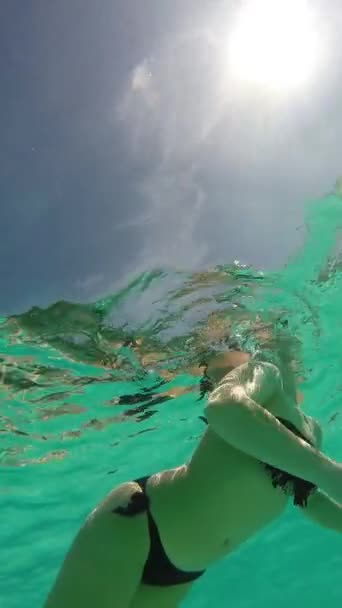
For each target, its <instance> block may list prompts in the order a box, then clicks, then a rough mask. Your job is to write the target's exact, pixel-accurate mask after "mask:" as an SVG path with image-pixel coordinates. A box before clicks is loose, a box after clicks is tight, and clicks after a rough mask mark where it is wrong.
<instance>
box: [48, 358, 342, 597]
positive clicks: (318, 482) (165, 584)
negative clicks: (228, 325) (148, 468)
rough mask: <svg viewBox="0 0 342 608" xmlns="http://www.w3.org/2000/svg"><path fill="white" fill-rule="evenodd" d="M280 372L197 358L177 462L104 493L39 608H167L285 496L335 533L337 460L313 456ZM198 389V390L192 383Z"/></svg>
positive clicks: (261, 364)
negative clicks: (199, 367)
mask: <svg viewBox="0 0 342 608" xmlns="http://www.w3.org/2000/svg"><path fill="white" fill-rule="evenodd" d="M285 376H286V374H285V375H284V374H283V370H282V371H280V369H279V368H278V367H277V366H275V365H274V364H272V363H270V362H265V361H262V360H258V359H257V358H251V357H250V356H249V355H248V354H247V353H245V352H235V353H226V354H223V355H221V356H219V357H216V358H213V359H212V360H211V361H209V362H208V363H206V366H205V374H204V379H205V380H206V381H207V388H209V389H210V393H209V396H208V400H207V404H206V407H205V416H206V421H207V426H206V429H205V430H204V433H203V435H202V437H201V439H200V441H199V443H198V445H197V446H196V448H195V450H194V452H193V454H192V456H191V458H190V460H189V462H188V463H186V464H183V465H182V466H179V467H177V468H175V469H171V470H166V471H161V472H159V473H156V474H152V475H150V476H147V477H143V478H141V479H138V480H135V481H130V482H127V483H123V484H122V485H120V486H118V487H116V488H114V489H113V490H112V491H111V492H110V493H109V494H108V495H107V496H106V497H105V499H104V500H103V501H102V502H101V503H100V504H99V505H98V506H97V507H96V508H95V509H94V510H93V511H92V512H91V513H90V515H89V516H88V518H87V520H86V521H85V523H84V525H83V526H82V528H81V529H80V531H79V532H78V534H77V536H76V538H75V540H74V542H73V544H72V546H71V548H70V550H69V552H68V553H67V555H66V558H65V560H64V563H63V565H62V567H61V570H60V572H59V574H58V576H57V579H56V581H55V583H54V585H53V587H52V589H51V591H50V594H49V596H48V598H47V600H46V603H45V608H175V607H176V606H178V605H179V603H180V602H181V600H183V599H184V597H185V596H186V594H187V592H188V591H189V589H190V587H191V585H192V584H193V582H194V581H195V580H196V579H197V578H198V577H200V576H202V575H203V574H204V572H205V571H206V569H207V568H209V567H210V566H211V565H212V564H213V563H215V562H216V561H217V560H219V559H220V558H222V557H223V556H225V555H227V554H230V553H233V552H234V551H235V549H236V548H237V547H239V546H240V545H241V544H242V543H243V542H244V541H246V540H247V539H249V538H250V537H251V536H253V535H254V534H256V533H257V532H258V531H259V530H260V529H262V528H263V527H265V526H266V525H267V524H269V523H270V522H272V521H273V520H274V519H275V518H277V517H279V516H280V515H281V514H282V513H283V511H284V509H285V506H286V504H287V502H288V501H289V500H291V502H292V503H293V505H294V506H295V508H297V509H299V510H300V512H301V513H302V514H303V515H304V516H306V517H308V518H310V519H311V520H313V521H314V522H316V523H318V524H319V525H321V526H323V527H326V528H330V529H332V530H336V531H337V532H342V506H341V503H342V465H341V464H340V463H337V462H335V461H333V460H331V459H329V458H328V457H327V456H325V455H324V454H323V453H322V452H321V451H320V446H321V439H322V433H321V429H320V427H319V425H318V423H317V422H315V421H314V420H313V419H312V418H310V417H308V416H305V415H304V414H303V413H302V412H301V410H300V409H299V407H298V405H297V403H296V398H295V396H294V393H293V390H291V388H289V386H290V384H289V383H288V382H287V381H286V378H285ZM204 388H205V387H204Z"/></svg>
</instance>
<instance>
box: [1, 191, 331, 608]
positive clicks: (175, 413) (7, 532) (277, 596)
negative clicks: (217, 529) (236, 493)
mask: <svg viewBox="0 0 342 608" xmlns="http://www.w3.org/2000/svg"><path fill="white" fill-rule="evenodd" d="M306 224H307V230H306V237H305V241H304V245H303V247H302V248H301V249H300V251H298V252H297V253H296V254H295V256H294V257H293V259H291V260H290V261H289V263H288V264H287V265H286V266H285V267H284V268H282V269H280V270H279V271H277V272H267V273H266V272H265V273H263V272H261V271H256V270H255V269H252V268H245V267H241V266H239V265H238V264H233V265H227V266H222V267H220V268H217V269H216V271H215V272H203V273H198V274H196V275H189V274H186V273H183V272H173V273H172V272H164V271H162V270H159V271H155V272H151V273H145V274H143V275H141V276H139V277H137V278H136V280H135V281H133V282H132V283H131V284H129V285H127V286H126V288H125V289H123V290H121V291H120V292H118V293H116V294H114V295H111V296H109V297H108V298H104V299H103V300H101V301H98V302H95V303H92V304H89V305H77V304H71V303H67V302H59V303H56V304H55V305H53V306H51V307H49V308H48V309H46V310H42V309H39V308H36V309H32V310H31V311H28V312H27V313H25V314H22V315H18V316H13V317H9V318H7V319H5V318H3V319H1V323H0V353H1V355H0V380H1V383H0V396H1V414H0V435H1V444H0V475H1V483H0V500H1V518H0V539H1V545H0V564H1V567H0V606H5V607H6V608H19V607H20V608H21V607H22V606H23V605H24V606H27V607H36V606H37V607H39V606H40V605H41V604H42V602H43V599H44V597H45V596H46V593H47V591H48V588H49V586H50V585H51V583H52V581H53V578H54V576H55V574H56V571H57V569H58V567H59V565H60V563H61V560H62V558H63V556H64V554H65V552H66V550H67V548H68V545H69V543H70V542H71V540H72V538H73V536H74V534H75V533H76V531H77V530H78V528H79V526H80V524H81V522H82V520H83V519H84V517H85V516H86V515H87V513H88V512H89V510H90V509H91V508H93V506H94V505H95V503H96V502H97V501H98V500H99V499H100V498H101V497H103V495H104V494H105V493H106V492H107V491H108V490H109V489H110V488H112V487H113V486H114V485H116V484H117V483H120V482H121V481H123V480H126V479H131V478H134V477H138V476H141V475H143V474H146V473H148V472H153V471H156V470H159V469H161V468H166V467H172V466H175V465H178V464H180V463H182V462H183V461H185V460H186V459H187V458H188V457H189V455H190V453H191V450H192V449H193V447H194V445H195V442H196V440H197V438H198V437H199V436H200V434H201V432H202V430H203V424H202V422H201V421H200V419H199V418H198V416H199V415H200V414H201V412H202V409H203V401H198V389H197V388H194V389H193V390H190V391H189V392H188V393H186V394H183V395H181V396H178V397H176V398H174V399H170V400H168V401H164V402H162V403H158V402H157V401H156V400H155V397H156V395H158V394H159V393H162V392H164V391H170V390H171V389H175V388H176V387H180V386H182V387H187V386H192V385H193V384H194V382H195V381H196V379H195V378H194V377H193V376H192V375H191V370H190V367H191V365H193V364H194V363H195V362H196V361H198V353H200V352H204V351H205V349H206V348H210V349H215V350H217V351H220V350H224V343H223V340H222V327H227V326H228V324H231V323H232V324H233V329H234V328H235V329H234V331H235V332H236V331H240V330H241V328H242V329H243V327H244V320H245V319H251V318H252V319H254V320H255V319H256V318H257V316H258V318H260V320H261V322H264V323H273V324H274V323H283V325H284V324H286V327H287V331H288V332H289V333H290V334H291V335H294V336H296V338H297V340H298V344H300V349H301V359H302V365H301V368H300V369H299V370H298V375H299V376H300V377H301V378H302V382H301V387H300V389H301V391H302V392H303V394H304V398H305V400H304V403H305V411H306V412H307V413H309V414H311V415H314V416H315V417H317V418H318V419H319V420H320V422H321V424H322V426H323V429H324V435H325V441H324V449H325V451H326V452H327V453H328V454H329V455H330V456H331V457H333V458H335V459H337V460H338V459H339V460H341V459H342V441H341V437H342V415H341V404H340V399H341V388H342V380H341V365H342V352H341V344H342V322H341V304H342V279H341V272H340V269H341V252H340V240H339V239H340V228H341V224H342V201H341V199H340V198H338V197H337V196H335V195H330V196H327V197H326V198H324V199H322V200H319V201H316V202H313V203H310V204H309V205H308V206H307V216H306ZM208 324H209V329H208ZM132 335H134V337H135V338H137V340H139V343H140V344H139V345H136V346H133V347H132V346H122V343H123V341H124V340H125V339H126V338H127V337H128V336H132ZM247 339H248V336H247ZM162 378H163V379H164V384H163V385H161V384H160V382H161V379H162ZM144 389H146V399H145V400H144V401H142V400H141V398H140V400H139V401H138V402H137V403H131V404H128V403H127V399H126V404H124V403H121V404H120V403H118V397H119V396H120V395H121V396H122V395H132V394H134V393H142V392H143V391H144ZM124 401H125V399H124ZM199 542H200V540H199ZM341 566H342V542H341V537H340V535H338V534H337V533H333V532H329V531H326V530H323V529H319V528H318V527H315V526H314V525H313V524H311V523H309V522H307V521H304V520H303V519H302V518H301V517H300V513H299V512H296V511H295V510H294V509H293V508H291V507H289V509H288V511H287V513H286V515H285V516H284V517H283V518H282V519H281V520H279V521H277V522H275V523H274V524H273V525H271V526H270V527H269V528H267V529H266V530H265V531H263V532H262V533H261V534H259V535H258V536H256V537H255V538H253V539H252V540H251V541H249V542H248V543H247V544H246V545H245V546H243V547H242V548H241V549H240V550H239V552H237V553H236V554H235V555H233V556H231V557H229V559H227V560H224V561H222V562H221V563H219V564H217V566H215V567H214V568H212V569H210V571H208V573H207V574H206V575H205V576H204V577H203V578H202V579H201V580H199V581H198V582H197V583H196V584H195V585H194V587H193V590H192V591H191V593H190V595H189V597H188V598H187V600H186V601H185V603H184V606H186V607H188V608H191V607H195V606H196V607H201V608H205V607H209V606H216V607H225V606H228V605H232V606H234V608H242V607H246V608H247V607H252V606H253V607H257V606H263V607H269V606H273V605H274V604H276V605H277V607H278V608H282V607H285V606H286V607H288V606H289V605H291V606H292V608H297V607H298V608H299V606H300V607H302V606H303V605H304V606H306V605H308V606H311V608H316V607H317V608H318V607H321V606H322V604H323V602H327V603H328V605H329V607H330V608H337V606H341V605H342V604H341V602H342V589H341Z"/></svg>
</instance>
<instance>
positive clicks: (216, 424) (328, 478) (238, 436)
mask: <svg viewBox="0 0 342 608" xmlns="http://www.w3.org/2000/svg"><path fill="white" fill-rule="evenodd" d="M247 365H250V364H247ZM251 365H252V366H254V367H253V368H251V369H250V370H248V369H246V373H244V374H240V375H238V374H236V375H234V376H235V378H236V380H238V379H239V378H240V384H239V383H238V382H236V383H235V384H234V382H228V383H225V382H224V383H223V384H222V385H219V386H218V387H217V388H216V389H215V390H214V391H213V393H212V394H211V395H210V397H209V400H208V405H207V407H206V416H207V419H208V423H209V425H210V426H211V427H212V429H213V430H214V431H215V432H216V433H217V434H218V435H219V436H220V437H221V438H222V439H224V440H225V441H226V442H227V443H229V444H230V445H232V446H233V447H235V448H237V449H239V450H241V451H243V452H245V453H247V454H249V455H250V456H253V457H254V458H256V459H258V460H260V461H263V462H265V463H268V464H270V465H272V466H274V467H276V468H278V469H282V470H283V471H287V472H288V473H290V474H292V475H295V476H297V477H301V478H302V479H306V480H307V481H310V482H311V483H313V484H315V485H317V486H319V487H320V488H322V489H323V490H324V491H325V492H327V493H328V494H329V495H330V496H331V497H332V498H333V499H335V500H337V502H342V465H340V464H338V463H337V462H334V461H333V460H331V459H329V458H328V457H326V456H325V455H324V454H322V453H321V452H320V451H318V450H317V449H314V448H312V447H311V446H310V445H309V444H308V443H307V442H306V441H304V440H303V439H300V438H299V437H297V436H296V435H294V434H293V433H292V432H291V431H289V430H288V429H287V428H286V427H285V426H284V425H283V424H281V423H280V422H279V421H278V420H277V418H276V417H275V416H273V415H272V414H271V413H270V412H269V411H268V410H267V409H265V407H263V406H264V405H267V403H268V402H272V400H275V399H277V396H278V395H279V399H280V398H281V391H282V384H281V379H279V376H280V374H279V370H278V369H277V368H276V367H275V366H273V365H271V364H265V363H262V364H255V363H252V364H251ZM234 376H233V377H234Z"/></svg>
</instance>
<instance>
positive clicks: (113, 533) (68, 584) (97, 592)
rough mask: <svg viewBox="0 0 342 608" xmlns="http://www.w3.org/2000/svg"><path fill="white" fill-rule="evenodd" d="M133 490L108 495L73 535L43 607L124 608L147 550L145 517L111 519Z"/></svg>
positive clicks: (137, 581) (127, 487)
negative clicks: (71, 542) (115, 510)
mask: <svg viewBox="0 0 342 608" xmlns="http://www.w3.org/2000/svg"><path fill="white" fill-rule="evenodd" d="M137 491H139V486H138V485H137V484H136V483H134V482H132V483H126V484H123V485H121V486H119V487H118V488H116V489H115V490H113V491H112V492H111V493H110V494H109V495H108V496H107V497H106V498H105V499H104V501H103V502H102V503H100V504H99V506H98V507H96V509H94V511H93V512H92V513H91V514H90V515H89V517H88V518H87V520H86V522H85V524H84V525H83V526H82V528H81V529H80V531H79V533H78V534H77V536H76V538H75V540H74V542H73V544H72V546H71V548H70V550H69V552H68V553H67V555H66V558H65V560H64V563H63V565H62V568H61V570H60V572H59V574H58V576H57V579H56V581H55V583H54V585H53V587H52V590H51V592H50V594H49V596H48V598H47V601H46V604H45V608H100V607H101V608H115V607H117V608H129V607H130V606H131V602H132V598H133V597H134V595H135V593H136V590H137V588H138V587H139V585H140V581H141V576H142V572H143V568H144V564H145V561H146V558H147V554H148V551H149V543H150V541H149V535H148V525H147V518H146V513H144V512H143V513H139V514H137V515H135V516H134V517H124V516H122V515H118V514H114V513H113V509H115V508H117V507H125V506H126V505H127V504H128V503H129V502H130V498H131V496H132V494H133V493H134V492H137Z"/></svg>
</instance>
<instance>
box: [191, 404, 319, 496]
mask: <svg viewBox="0 0 342 608" xmlns="http://www.w3.org/2000/svg"><path fill="white" fill-rule="evenodd" d="M200 419H201V420H203V422H205V424H208V421H207V419H206V418H205V416H200ZM277 420H279V422H281V424H283V425H284V426H286V428H288V429H289V431H291V432H292V433H294V435H297V437H300V438H301V439H304V441H306V442H307V443H309V444H310V445H311V446H312V443H311V442H310V441H309V440H308V439H307V438H306V437H304V435H302V433H301V432H300V431H298V429H297V428H296V427H295V425H294V424H292V422H289V421H288V420H284V419H283V418H277ZM262 464H263V465H264V467H265V469H266V471H267V473H269V475H270V477H271V479H272V486H273V487H274V488H277V487H280V488H282V489H283V490H284V491H286V492H289V493H290V494H292V496H293V504H294V505H295V506H298V507H306V505H307V501H308V498H309V496H310V494H311V493H312V492H313V490H315V489H316V488H317V486H316V485H315V484H313V483H311V482H310V481H306V480H305V479H301V478H300V477H296V476H295V475H291V473H287V471H282V470H281V469H277V468H276V467H273V466H272V465H271V464H267V463H266V462H263V463H262Z"/></svg>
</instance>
